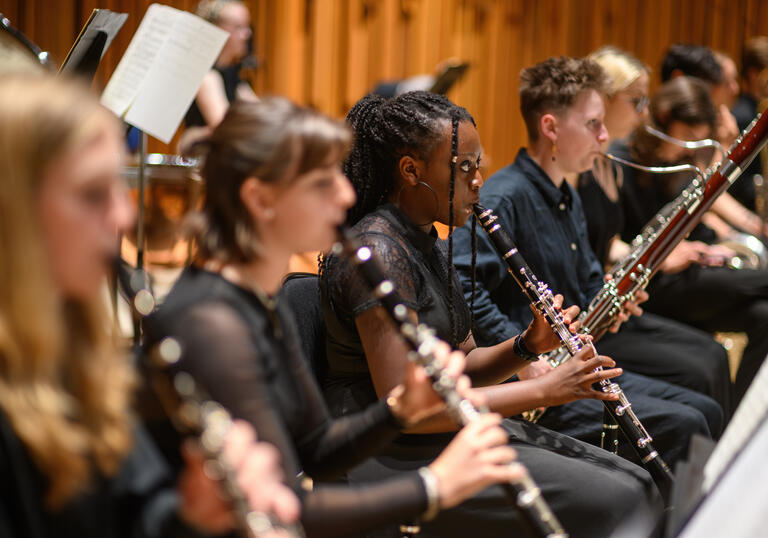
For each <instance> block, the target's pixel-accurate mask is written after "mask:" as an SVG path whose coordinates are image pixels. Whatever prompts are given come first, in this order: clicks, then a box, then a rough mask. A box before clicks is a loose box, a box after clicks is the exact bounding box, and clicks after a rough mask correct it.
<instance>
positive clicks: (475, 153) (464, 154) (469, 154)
mask: <svg viewBox="0 0 768 538" xmlns="http://www.w3.org/2000/svg"><path fill="white" fill-rule="evenodd" d="M456 155H457V156H458V157H461V156H470V157H474V156H475V155H477V156H478V157H480V156H482V155H483V148H480V151H478V152H471V151H465V152H463V153H457V154H456Z"/></svg>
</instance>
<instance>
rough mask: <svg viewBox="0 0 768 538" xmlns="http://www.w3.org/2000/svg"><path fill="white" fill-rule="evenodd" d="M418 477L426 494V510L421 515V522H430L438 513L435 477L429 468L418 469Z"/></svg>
mask: <svg viewBox="0 0 768 538" xmlns="http://www.w3.org/2000/svg"><path fill="white" fill-rule="evenodd" d="M419 476H420V477H421V481H422V483H423V484H424V491H426V492H427V509H426V510H425V511H424V513H423V514H422V515H421V521H430V520H432V519H434V518H435V516H436V515H437V513H438V512H439V511H440V491H439V490H438V484H437V477H436V476H435V473H433V472H432V469H430V468H429V467H420V468H419Z"/></svg>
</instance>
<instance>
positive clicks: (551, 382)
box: [536, 336, 622, 406]
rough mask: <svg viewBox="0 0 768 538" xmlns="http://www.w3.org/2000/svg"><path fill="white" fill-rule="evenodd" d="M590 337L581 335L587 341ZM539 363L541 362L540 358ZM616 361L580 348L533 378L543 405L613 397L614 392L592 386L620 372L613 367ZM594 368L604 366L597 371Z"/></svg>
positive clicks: (589, 347)
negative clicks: (561, 361)
mask: <svg viewBox="0 0 768 538" xmlns="http://www.w3.org/2000/svg"><path fill="white" fill-rule="evenodd" d="M591 338H592V337H591V336H586V337H584V340H585V341H590V340H591ZM540 362H541V361H540ZM614 366H616V363H615V362H614V360H613V359H611V358H610V357H606V356H604V355H597V356H595V353H594V347H592V346H584V348H583V349H582V350H581V351H579V352H578V353H577V354H576V355H574V356H573V357H572V358H571V359H570V360H568V361H565V362H564V363H563V364H561V365H560V366H558V367H557V368H554V369H552V370H551V371H549V372H547V373H546V374H544V375H542V376H541V377H538V378H536V379H537V380H538V382H539V383H541V384H542V391H543V398H544V402H543V404H544V405H546V406H553V405H562V404H564V403H568V402H572V401H574V400H583V399H585V398H594V399H596V400H616V399H618V396H617V395H615V394H607V393H605V392H603V391H600V390H595V389H594V388H593V387H592V384H593V383H597V382H599V381H600V380H602V379H611V378H613V377H616V376H619V375H621V373H622V369H621V368H614ZM597 368H604V369H602V370H597V371H595V370H596V369H597Z"/></svg>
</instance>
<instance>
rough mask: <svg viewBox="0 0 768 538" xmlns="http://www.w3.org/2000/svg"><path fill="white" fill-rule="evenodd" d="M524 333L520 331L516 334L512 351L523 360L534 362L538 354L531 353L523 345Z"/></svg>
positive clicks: (537, 358)
mask: <svg viewBox="0 0 768 538" xmlns="http://www.w3.org/2000/svg"><path fill="white" fill-rule="evenodd" d="M524 334H525V333H521V334H519V335H517V338H515V342H514V343H513V344H512V352H513V353H514V354H515V355H517V356H518V357H520V358H521V359H523V360H526V361H529V362H536V361H537V360H539V356H538V355H537V354H536V353H533V352H532V351H531V350H530V349H528V347H527V346H526V345H525V340H524V339H523V335H524Z"/></svg>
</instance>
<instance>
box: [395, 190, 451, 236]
mask: <svg viewBox="0 0 768 538" xmlns="http://www.w3.org/2000/svg"><path fill="white" fill-rule="evenodd" d="M419 185H424V186H425V187H426V188H427V189H428V190H429V192H431V193H432V196H433V197H434V198H435V213H434V215H435V216H434V218H432V219H431V220H429V221H427V222H424V223H421V224H419V223H414V224H416V226H426V225H427V224H431V223H433V222H435V220H437V215H438V213H439V212H440V199H439V198H438V197H437V193H436V192H435V189H433V188H432V186H431V185H430V184H429V183H427V182H426V181H419V182H418V183H416V185H414V186H413V188H414V189H417V188H418V187H419ZM404 188H405V185H402V186H401V187H400V189H399V190H398V191H397V196H396V197H395V207H397V208H398V209H399V208H400V195H401V194H402V193H403V189H404Z"/></svg>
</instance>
